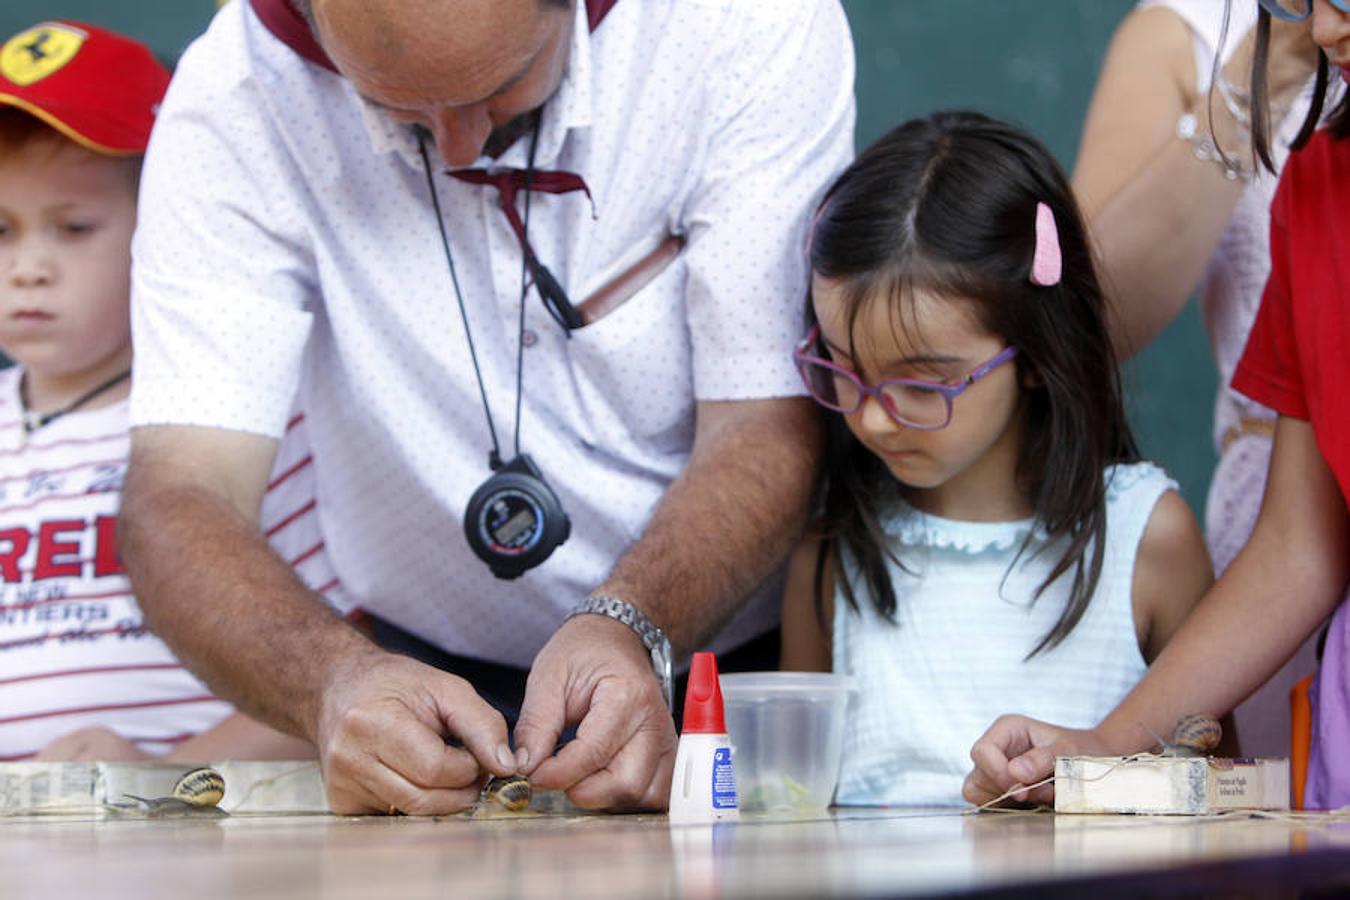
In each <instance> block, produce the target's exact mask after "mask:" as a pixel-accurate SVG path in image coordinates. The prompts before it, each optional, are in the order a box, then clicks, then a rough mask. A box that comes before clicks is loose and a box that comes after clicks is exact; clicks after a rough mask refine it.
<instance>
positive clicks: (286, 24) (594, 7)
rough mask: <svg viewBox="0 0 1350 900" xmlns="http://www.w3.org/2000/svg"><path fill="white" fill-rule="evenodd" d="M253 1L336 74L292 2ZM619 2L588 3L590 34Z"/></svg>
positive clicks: (273, 25) (272, 26)
mask: <svg viewBox="0 0 1350 900" xmlns="http://www.w3.org/2000/svg"><path fill="white" fill-rule="evenodd" d="M251 2H252V3H253V11H254V12H255V13H257V15H258V18H259V19H260V20H262V23H263V24H264V25H266V26H267V30H268V31H270V32H272V34H273V35H274V36H275V37H276V38H277V40H279V41H281V42H282V43H283V44H285V45H286V46H287V47H290V48H291V49H292V50H294V51H295V52H296V53H298V54H300V55H301V56H303V57H304V58H305V59H307V60H309V61H310V62H312V63H314V64H315V65H317V66H323V67H324V68H325V69H331V70H332V71H334V72H336V71H337V66H335V65H333V61H332V60H331V59H329V58H328V54H327V53H324V52H323V48H322V47H320V46H319V42H318V41H316V40H315V39H314V33H313V32H312V31H310V29H309V23H308V22H306V21H305V18H304V16H302V15H300V13H298V12H296V10H295V7H294V6H292V5H291V3H290V0H251ZM618 2H619V0H586V21H587V22H588V23H589V24H590V28H591V31H595V29H596V28H598V27H599V26H600V23H601V22H602V21H603V20H604V18H605V16H606V15H608V14H609V11H610V10H611V9H613V8H614V4H616V3H618Z"/></svg>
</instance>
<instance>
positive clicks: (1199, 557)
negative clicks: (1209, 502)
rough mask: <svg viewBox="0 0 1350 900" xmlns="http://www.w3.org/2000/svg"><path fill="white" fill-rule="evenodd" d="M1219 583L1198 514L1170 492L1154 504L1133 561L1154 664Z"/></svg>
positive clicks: (1142, 636) (1137, 613) (1138, 611)
mask: <svg viewBox="0 0 1350 900" xmlns="http://www.w3.org/2000/svg"><path fill="white" fill-rule="evenodd" d="M1213 584H1214V568H1213V564H1212V563H1211V562H1210V559H1209V551H1208V550H1206V549H1205V540H1204V537H1203V536H1201V534H1200V525H1199V523H1197V522H1196V521H1195V515H1194V514H1193V513H1192V512H1191V508H1190V507H1189V506H1187V505H1186V501H1185V500H1182V499H1181V495H1180V494H1178V493H1176V492H1175V491H1168V492H1167V493H1165V494H1163V495H1162V498H1161V499H1159V500H1158V503H1157V505H1156V506H1154V507H1153V515H1151V516H1150V517H1149V520H1148V526H1147V527H1146V528H1145V529H1144V536H1143V538H1142V539H1141V540H1140V541H1139V554H1138V556H1137V557H1136V558H1135V564H1134V585H1133V592H1132V595H1133V596H1132V599H1133V602H1134V623H1135V629H1136V631H1137V633H1138V636H1139V650H1140V652H1142V653H1143V654H1144V659H1146V660H1148V662H1149V663H1150V664H1152V663H1153V661H1154V660H1155V659H1157V658H1158V654H1159V653H1161V652H1162V648H1163V647H1165V646H1166V645H1167V642H1168V641H1170V640H1171V639H1172V635H1174V634H1176V633H1177V629H1178V628H1180V627H1181V623H1182V622H1184V621H1185V620H1186V617H1187V616H1188V615H1190V612H1191V610H1192V609H1193V608H1194V607H1195V605H1196V603H1198V602H1199V601H1200V598H1201V597H1203V596H1204V595H1205V591H1207V590H1209V589H1210V587H1211V586H1212V585H1213Z"/></svg>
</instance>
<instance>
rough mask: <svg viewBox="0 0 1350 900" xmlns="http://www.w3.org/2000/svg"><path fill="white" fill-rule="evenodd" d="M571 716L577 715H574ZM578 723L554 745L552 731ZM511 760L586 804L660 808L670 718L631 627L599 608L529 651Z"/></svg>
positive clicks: (671, 748)
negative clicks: (599, 611) (571, 737)
mask: <svg viewBox="0 0 1350 900" xmlns="http://www.w3.org/2000/svg"><path fill="white" fill-rule="evenodd" d="M578 723H580V724H578ZM568 725H577V736H576V739H575V740H573V741H571V742H570V743H568V744H567V745H565V746H564V747H562V748H561V749H560V750H558V753H557V755H556V756H555V755H553V750H554V747H555V746H557V742H558V736H559V735H560V734H561V733H562V731H563V729H564V728H565V727H566V726H568ZM516 744H517V759H518V763H519V765H518V768H519V769H520V771H521V772H523V773H525V774H528V775H529V776H530V780H531V781H532V782H534V784H535V785H536V786H537V787H540V788H544V789H553V790H565V791H566V792H567V796H568V797H569V798H570V799H571V801H572V802H573V803H575V804H576V805H577V806H580V807H582V808H585V809H612V810H631V809H665V808H666V806H667V804H668V803H669V799H670V777H671V772H672V771H673V770H674V766H675V723H674V720H673V719H672V718H671V715H670V710H668V709H666V702H665V699H664V698H663V697H662V696H661V687H660V684H659V682H658V681H657V679H656V677H655V675H654V673H653V672H652V664H651V656H650V655H649V654H648V652H647V649H646V648H645V647H644V646H643V645H642V642H641V641H640V640H639V639H638V637H637V635H636V634H634V633H633V631H632V630H631V629H630V628H629V627H628V626H627V625H624V624H623V623H622V622H617V621H615V620H613V619H609V618H606V617H605V616H598V615H581V616H576V617H575V618H572V619H569V620H568V621H567V622H565V623H564V624H563V626H562V627H561V628H559V629H558V631H557V632H556V633H555V634H554V635H553V637H552V638H551V639H550V640H549V642H548V643H547V644H545V645H544V648H543V649H542V650H540V651H539V655H538V656H536V657H535V660H534V666H533V668H531V670H530V678H529V681H528V682H527V684H526V687H525V703H524V706H523V707H522V709H521V711H520V721H519V722H518V723H517V725H516Z"/></svg>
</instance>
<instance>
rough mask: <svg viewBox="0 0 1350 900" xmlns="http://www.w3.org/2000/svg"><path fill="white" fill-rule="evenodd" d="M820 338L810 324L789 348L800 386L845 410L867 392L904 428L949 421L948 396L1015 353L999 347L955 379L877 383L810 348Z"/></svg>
mask: <svg viewBox="0 0 1350 900" xmlns="http://www.w3.org/2000/svg"><path fill="white" fill-rule="evenodd" d="M818 340H820V326H819V325H816V326H815V327H813V328H812V329H811V331H810V333H809V334H807V336H806V337H805V338H803V339H802V341H801V343H800V344H798V345H797V348H796V349H795V350H793V351H792V359H793V361H794V362H795V363H796V364H797V371H798V372H800V373H801V376H802V381H803V382H805V384H806V389H807V390H808V391H810V392H811V397H812V398H813V399H814V400H815V401H816V402H817V403H819V404H820V405H821V406H823V407H825V408H826V409H831V410H834V411H835V412H837V413H843V414H844V415H849V414H851V413H855V412H857V411H858V409H859V408H860V407H861V406H862V404H863V400H864V399H865V398H867V397H876V398H877V400H878V402H880V403H881V408H882V409H884V410H886V413H887V415H889V416H890V417H891V418H892V419H894V420H895V421H897V422H899V423H900V424H901V425H904V426H905V427H907V428H919V429H922V430H924V431H936V430H938V429H939V428H946V427H947V426H948V425H949V424H950V423H951V421H952V401H953V400H955V399H956V398H957V397H959V396H960V395H961V393H962V392H963V391H965V389H966V388H968V387H970V386H971V385H972V384H974V383H975V382H977V381H979V380H980V379H981V378H983V377H984V376H986V375H988V374H989V373H990V372H992V371H994V370H995V369H997V368H998V367H999V366H1001V365H1003V364H1004V363H1005V362H1007V361H1008V360H1010V359H1012V358H1013V357H1014V356H1016V355H1017V348H1016V347H1004V348H1003V349H1002V350H1000V351H999V352H998V353H997V354H995V355H994V357H993V358H991V359H989V360H987V361H986V362H983V363H980V365H978V366H976V367H975V368H974V369H973V370H971V372H970V374H969V375H967V376H966V377H965V378H962V379H961V380H960V381H959V382H957V383H956V384H942V383H940V382H936V381H921V380H919V379H917V378H889V379H887V380H885V381H882V382H880V383H878V384H875V385H871V384H867V383H866V382H864V381H863V380H862V379H861V378H859V377H858V376H857V375H856V374H854V373H853V372H850V371H849V370H848V369H845V368H844V367H843V366H841V365H838V364H837V363H834V362H831V361H830V360H828V359H823V358H822V357H819V356H816V355H815V354H814V353H813V352H812V348H813V347H815V345H816V342H817V341H818Z"/></svg>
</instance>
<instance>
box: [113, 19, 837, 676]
mask: <svg viewBox="0 0 1350 900" xmlns="http://www.w3.org/2000/svg"><path fill="white" fill-rule="evenodd" d="M852 84H853V56H852V45H851V42H850V36H849V33H848V26H847V22H846V20H845V18H844V14H843V11H842V9H841V8H840V6H839V3H838V0H619V2H618V3H617V5H616V6H614V8H613V9H612V10H611V11H610V12H609V14H608V16H607V18H605V19H604V21H603V22H602V23H601V24H600V25H599V27H598V28H597V29H596V30H595V31H594V33H591V32H590V31H589V30H588V28H587V27H586V22H585V19H584V16H580V15H579V16H578V18H577V22H576V27H575V29H574V35H573V40H572V48H571V56H570V59H569V63H568V69H567V72H566V75H565V77H564V80H563V82H562V85H561V87H560V89H559V91H558V93H557V94H556V95H555V96H554V98H553V99H552V100H551V101H550V102H549V103H548V104H547V106H546V107H545V110H544V114H543V120H542V126H541V130H540V135H539V144H538V151H537V160H536V165H537V167H538V168H539V169H544V170H565V171H569V172H575V173H577V174H579V175H580V176H581V177H582V178H584V179H585V182H586V184H587V186H588V187H589V190H590V195H591V198H590V199H588V198H587V196H586V194H584V193H580V192H577V193H570V194H561V195H554V194H545V193H535V194H534V195H533V199H532V201H531V204H532V205H531V211H530V224H529V238H530V242H531V244H532V245H533V247H534V249H535V251H536V253H537V255H538V257H539V259H540V260H541V261H542V262H543V263H544V264H545V265H547V266H548V267H549V268H550V270H551V271H552V272H553V274H554V275H555V276H557V278H558V279H559V281H560V282H562V283H563V284H564V285H566V287H567V289H568V291H569V294H570V296H571V297H572V299H573V300H574V301H575V302H581V300H582V299H583V298H585V297H587V296H589V295H590V293H591V292H592V291H593V290H595V288H596V287H597V286H599V285H601V284H603V283H605V282H606V281H607V280H608V279H609V278H610V277H612V276H613V274H614V273H615V272H616V271H620V270H622V269H623V268H624V267H625V266H626V265H628V264H630V263H631V262H632V261H633V260H635V259H637V258H638V257H640V256H641V255H643V254H644V253H646V252H647V251H649V250H650V249H651V248H652V247H653V246H654V245H656V244H657V243H658V242H659V241H660V240H661V239H662V238H663V237H664V236H665V235H666V234H668V233H676V234H681V235H683V236H685V237H686V238H687V246H686V248H685V250H684V252H683V254H682V255H681V256H680V258H679V259H678V260H676V261H675V262H674V263H673V264H671V265H669V266H668V267H667V268H666V269H665V270H664V271H663V272H662V273H661V274H660V275H659V276H658V277H657V278H656V279H655V280H654V281H653V282H652V283H651V284H649V285H648V286H647V287H645V288H644V289H643V290H642V291H641V292H639V293H638V294H636V296H634V297H633V298H632V299H629V300H628V301H627V302H626V303H624V304H623V305H622V306H620V307H619V308H618V309H616V310H615V311H613V312H611V313H609V314H608V315H607V316H605V317H604V318H601V319H600V320H598V321H596V322H594V323H593V324H591V325H588V326H586V327H584V328H582V329H580V330H578V331H576V332H574V333H573V334H572V335H571V337H570V338H569V337H568V336H567V335H566V334H564V333H563V332H562V330H561V329H560V327H559V326H558V325H557V324H556V323H555V322H554V321H553V320H552V319H551V318H550V317H549V315H548V314H547V312H546V310H545V309H544V308H543V305H542V304H541V303H540V301H539V298H538V295H537V294H536V293H535V292H534V291H531V292H530V295H529V297H528V299H527V301H526V306H525V319H526V322H525V326H526V329H527V331H526V335H525V340H524V344H525V347H526V349H525V351H524V356H525V361H524V373H525V376H524V381H525V387H524V409H523V414H522V422H521V424H520V434H521V446H522V450H523V451H524V452H527V453H529V454H531V455H532V456H533V458H534V460H535V461H536V462H537V463H538V465H539V467H540V469H541V470H542V472H543V474H544V476H545V477H546V478H547V480H548V481H549V482H550V483H551V485H552V486H553V488H554V489H555V490H556V491H557V493H558V495H559V497H560V499H561V501H562V504H563V506H564V507H565V508H566V510H567V513H568V515H569V516H570V517H571V522H572V529H571V537H570V538H569V539H568V541H567V542H566V543H565V544H563V545H562V546H561V547H560V548H559V549H558V550H557V551H556V552H555V553H554V554H553V556H552V557H551V558H549V559H548V560H547V561H546V562H545V563H544V564H543V565H541V566H540V567H538V568H537V569H535V570H533V571H531V572H528V573H526V574H525V575H524V576H522V577H521V578H520V579H518V580H516V581H513V582H501V581H498V580H496V579H495V578H494V577H493V576H492V575H491V573H490V572H489V571H488V569H487V567H486V566H485V565H484V564H483V563H482V562H481V561H480V560H478V559H477V558H476V557H474V556H473V554H472V553H471V551H470V550H469V548H468V546H467V544H466V541H465V538H464V533H463V528H462V524H461V521H462V518H461V517H462V514H463V511H464V508H465V504H466V502H467V501H468V499H469V497H470V495H471V494H472V492H473V491H474V489H475V488H477V487H478V486H479V484H481V483H482V482H483V480H484V479H485V478H486V477H487V476H488V475H489V470H488V466H487V455H488V450H489V447H490V439H489V436H488V430H487V426H486V424H485V421H484V413H483V407H482V404H481V402H480V400H479V396H478V384H477V382H476V381H475V378H474V373H473V367H472V365H471V364H470V361H469V354H468V347H467V344H466V338H465V329H464V326H463V324H462V323H461V319H460V312H459V309H458V308H457V306H456V301H455V295H454V292H453V289H452V287H451V282H450V278H449V275H448V271H447V263H446V258H445V254H444V252H443V251H442V248H441V243H440V236H439V234H438V232H437V225H436V221H435V217H434V212H433V210H432V206H431V202H430V200H429V196H428V188H427V175H426V172H425V171H424V169H423V166H422V162H421V159H420V157H419V155H418V153H417V148H416V144H415V140H414V138H413V135H412V133H411V131H410V130H409V129H408V128H407V127H406V126H403V125H400V124H398V123H396V122H393V121H392V120H390V119H388V118H387V117H385V116H384V115H383V114H382V113H380V112H379V111H378V110H375V109H373V108H371V107H370V106H368V105H367V104H366V103H364V102H363V101H362V100H361V99H360V98H359V97H358V96H357V95H356V93H355V91H354V90H353V88H352V86H351V85H350V84H349V83H348V82H347V81H346V80H344V79H342V78H341V77H339V76H338V75H337V74H336V73H335V72H333V71H330V70H328V69H325V68H323V67H321V66H319V65H316V64H314V63H313V62H309V61H307V60H306V59H304V58H302V57H301V56H300V55H298V54H297V52H295V51H294V50H292V49H291V48H290V47H288V46H287V45H286V44H284V43H282V41H280V40H279V39H278V38H277V37H276V36H274V34H273V33H272V32H271V31H269V30H268V28H267V26H265V25H264V24H263V23H262V22H261V21H260V20H259V19H258V18H257V16H256V14H255V12H254V10H253V8H252V6H251V5H250V4H249V3H246V2H239V3H231V4H227V5H226V6H225V7H224V8H223V9H222V10H221V12H220V13H219V14H218V15H217V17H216V19H215V21H214V22H213V24H212V26H211V28H210V30H209V31H208V32H207V33H206V34H205V35H204V36H203V37H202V38H200V39H199V40H198V41H197V42H196V43H195V44H193V45H192V46H191V47H190V48H189V49H188V51H187V53H186V54H185V55H184V57H183V59H182V60H181V62H180V64H179V66H178V69H177V72H176V75H175V78H174V82H173V85H172V87H171V88H170V90H169V94H168V97H167V98H166V100H165V102H164V105H163V108H162V110H161V112H160V116H159V122H158V125H157V127H156V132H155V135H154V138H153V140H152V144H151V147H150V152H149V154H148V157H147V161H146V167H145V175H144V179H143V182H142V208H141V217H140V226H139V230H138V232H137V236H136V241H135V258H136V265H135V276H134V289H133V313H134V316H133V318H134V325H135V331H134V334H135V340H136V342H137V355H136V374H135V388H134V390H133V395H132V420H133V423H134V424H135V425H149V424H161V423H181V424H191V425H207V426H217V427H222V428H231V429H240V430H245V431H251V432H257V433H262V434H269V435H278V434H280V433H281V429H282V427H283V426H284V424H285V421H286V415H287V411H288V410H289V409H290V408H291V404H292V402H293V400H294V395H295V392H296V389H297V385H298V384H300V383H301V374H302V372H305V373H307V377H306V379H305V385H306V387H305V389H304V390H303V393H302V397H301V403H302V404H303V407H304V408H305V409H306V411H307V414H308V423H309V427H310V432H311V438H312V441H313V442H314V446H315V447H316V448H319V449H320V454H321V456H322V461H321V464H320V465H319V466H318V471H317V476H318V483H319V493H320V495H321V496H322V497H323V500H324V503H323V506H322V508H321V516H322V519H323V530H324V534H325V536H326V538H327V539H328V542H329V547H330V548H331V549H332V551H333V556H334V561H335V564H336V566H337V569H338V572H339V574H340V576H341V578H342V582H343V585H344V587H345V589H346V590H347V591H348V592H349V594H350V596H351V598H352V600H353V602H355V603H358V604H360V605H361V606H362V607H364V608H365V609H367V610H369V611H371V612H373V613H375V614H377V615H380V616H382V617H384V618H386V619H387V620H389V621H392V622H393V623H395V624H397V625H400V626H401V627H403V628H405V629H407V630H409V631H411V632H413V633H415V634H417V635H419V636H421V637H422V638H424V639H426V640H428V641H431V642H432V643H435V644H437V645H439V646H441V647H442V648H444V649H445V650H448V651H450V652H453V653H461V654H466V655H470V656H475V657H479V658H485V659H489V660H493V661H496V662H501V663H507V664H512V665H517V666H528V665H529V664H530V662H531V661H532V659H533V657H534V655H535V653H536V652H537V651H538V650H539V648H540V647H541V646H542V645H543V643H544V642H545V641H546V640H547V639H548V637H549V636H550V635H551V634H552V633H553V631H554V630H555V629H556V628H557V626H558V624H559V623H560V622H561V621H562V619H563V616H564V614H565V613H566V612H567V610H569V609H570V608H571V607H572V606H573V605H574V604H575V603H576V602H577V601H578V600H579V599H580V598H581V597H582V596H584V595H585V594H586V593H587V592H588V591H590V590H591V589H592V588H594V586H595V585H597V584H598V583H600V582H601V581H602V580H603V579H604V578H605V577H606V575H607V574H608V573H609V571H610V569H611V567H612V566H613V565H614V563H615V561H616V560H617V559H618V558H619V557H620V556H621V555H622V554H623V552H624V551H625V550H626V549H627V548H628V547H629V546H630V545H631V544H632V543H633V542H634V541H635V540H636V539H637V538H638V537H639V536H640V535H641V533H642V531H643V528H644V526H645V525H646V522H647V520H648V517H649V516H650V514H651V512H652V510H653V508H654V507H655V506H656V504H657V503H658V502H659V501H660V499H661V497H662V495H663V494H664V492H665V490H666V489H667V487H669V485H670V484H671V482H672V481H673V479H674V478H675V477H676V476H677V475H678V474H679V473H680V471H681V470H682V468H683V467H684V465H685V463H686V462H687V460H688V459H689V454H690V449H691V445H692V440H693V435H694V411H695V404H696V403H697V402H698V401H705V400H745V399H756V398H766V397H777V396H785V395H797V394H800V393H802V389H801V385H800V382H799V380H798V378H797V376H796V374H795V372H794V371H793V368H792V364H791V348H792V345H793V343H794V341H796V340H797V339H798V338H799V336H800V332H801V331H802V323H803V310H804V297H805V288H806V284H807V277H806V267H805V261H804V258H803V247H804V244H805V230H806V223H807V221H808V219H809V211H810V210H811V209H812V208H813V207H814V204H815V203H816V201H817V200H818V198H819V196H820V194H821V193H822V192H823V190H824V189H825V187H826V186H827V184H828V183H829V181H830V180H831V179H832V178H833V177H834V176H835V175H836V174H837V173H838V172H839V171H840V170H841V169H842V168H843V166H844V165H846V164H847V162H848V161H849V159H850V157H851V153H852V128H853V119H854V102H853V94H852ZM528 144H529V140H528V139H524V140H519V141H517V142H516V144H515V145H513V146H512V147H511V148H510V149H509V150H508V151H507V152H506V153H505V154H504V156H503V157H502V158H501V159H500V160H498V161H496V162H495V164H497V165H507V166H515V167H520V168H523V167H524V166H525V163H526V150H527V146H528ZM435 158H436V157H435V155H434V151H433V154H432V159H433V160H434V159H435ZM482 162H483V164H485V165H492V164H494V162H493V161H491V160H484V161H482ZM434 168H435V181H436V189H437V191H438V193H439V196H440V201H441V204H442V208H443V209H444V210H445V224H446V227H447V230H448V234H449V240H450V244H451V247H452V248H453V255H454V265H455V268H456V270H457V273H458V277H459V282H460V285H461V287H462V289H463V297H464V302H465V304H466V306H467V310H468V318H469V322H470V325H471V329H472V338H473V341H474V344H475V346H476V348H477V352H478V358H479V363H480V365H481V367H482V373H483V379H484V382H485V386H486V392H487V397H488V400H489V402H490V404H491V410H492V414H493V417H494V419H495V422H496V428H497V433H498V435H499V437H500V439H501V441H502V443H503V450H504V452H505V453H506V455H507V456H508V457H509V456H510V455H512V454H511V435H512V432H513V428H514V427H515V424H516V423H515V418H514V406H515V396H516V353H517V347H518V346H519V342H518V339H517V327H518V316H519V315H520V302H521V300H520V291H521V250H520V247H519V245H518V243H517V241H516V238H515V236H514V234H513V233H512V231H511V230H510V228H509V226H508V223H507V221H506V218H505V216H504V215H503V213H502V211H501V210H500V208H499V207H498V201H497V192H496V190H495V189H494V188H491V187H484V186H478V185H471V184H466V183H463V182H461V181H458V180H456V179H454V178H451V177H449V176H447V175H446V174H445V173H444V172H443V171H442V168H443V167H440V166H435V167H434ZM308 376H312V377H308ZM707 527H708V528H719V527H724V526H723V525H722V524H721V523H719V522H716V521H710V522H708V523H707ZM774 621H776V598H774V597H771V596H770V595H769V593H768V592H765V593H763V594H761V595H760V596H759V598H758V599H757V600H756V601H755V602H753V603H751V604H749V605H748V606H747V608H746V609H744V610H743V611H742V613H741V615H740V616H739V617H738V618H737V619H735V620H733V622H732V623H731V625H730V626H729V627H728V628H727V629H726V630H724V631H723V632H722V634H721V635H720V637H719V639H718V640H717V641H715V642H714V644H713V649H718V650H723V649H726V648H728V647H730V646H734V645H735V644H736V643H739V642H740V641H743V640H745V639H747V638H749V637H752V636H754V635H756V634H758V633H761V632H763V631H764V630H765V629H767V628H768V627H770V626H771V625H772V624H773V622H774Z"/></svg>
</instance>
